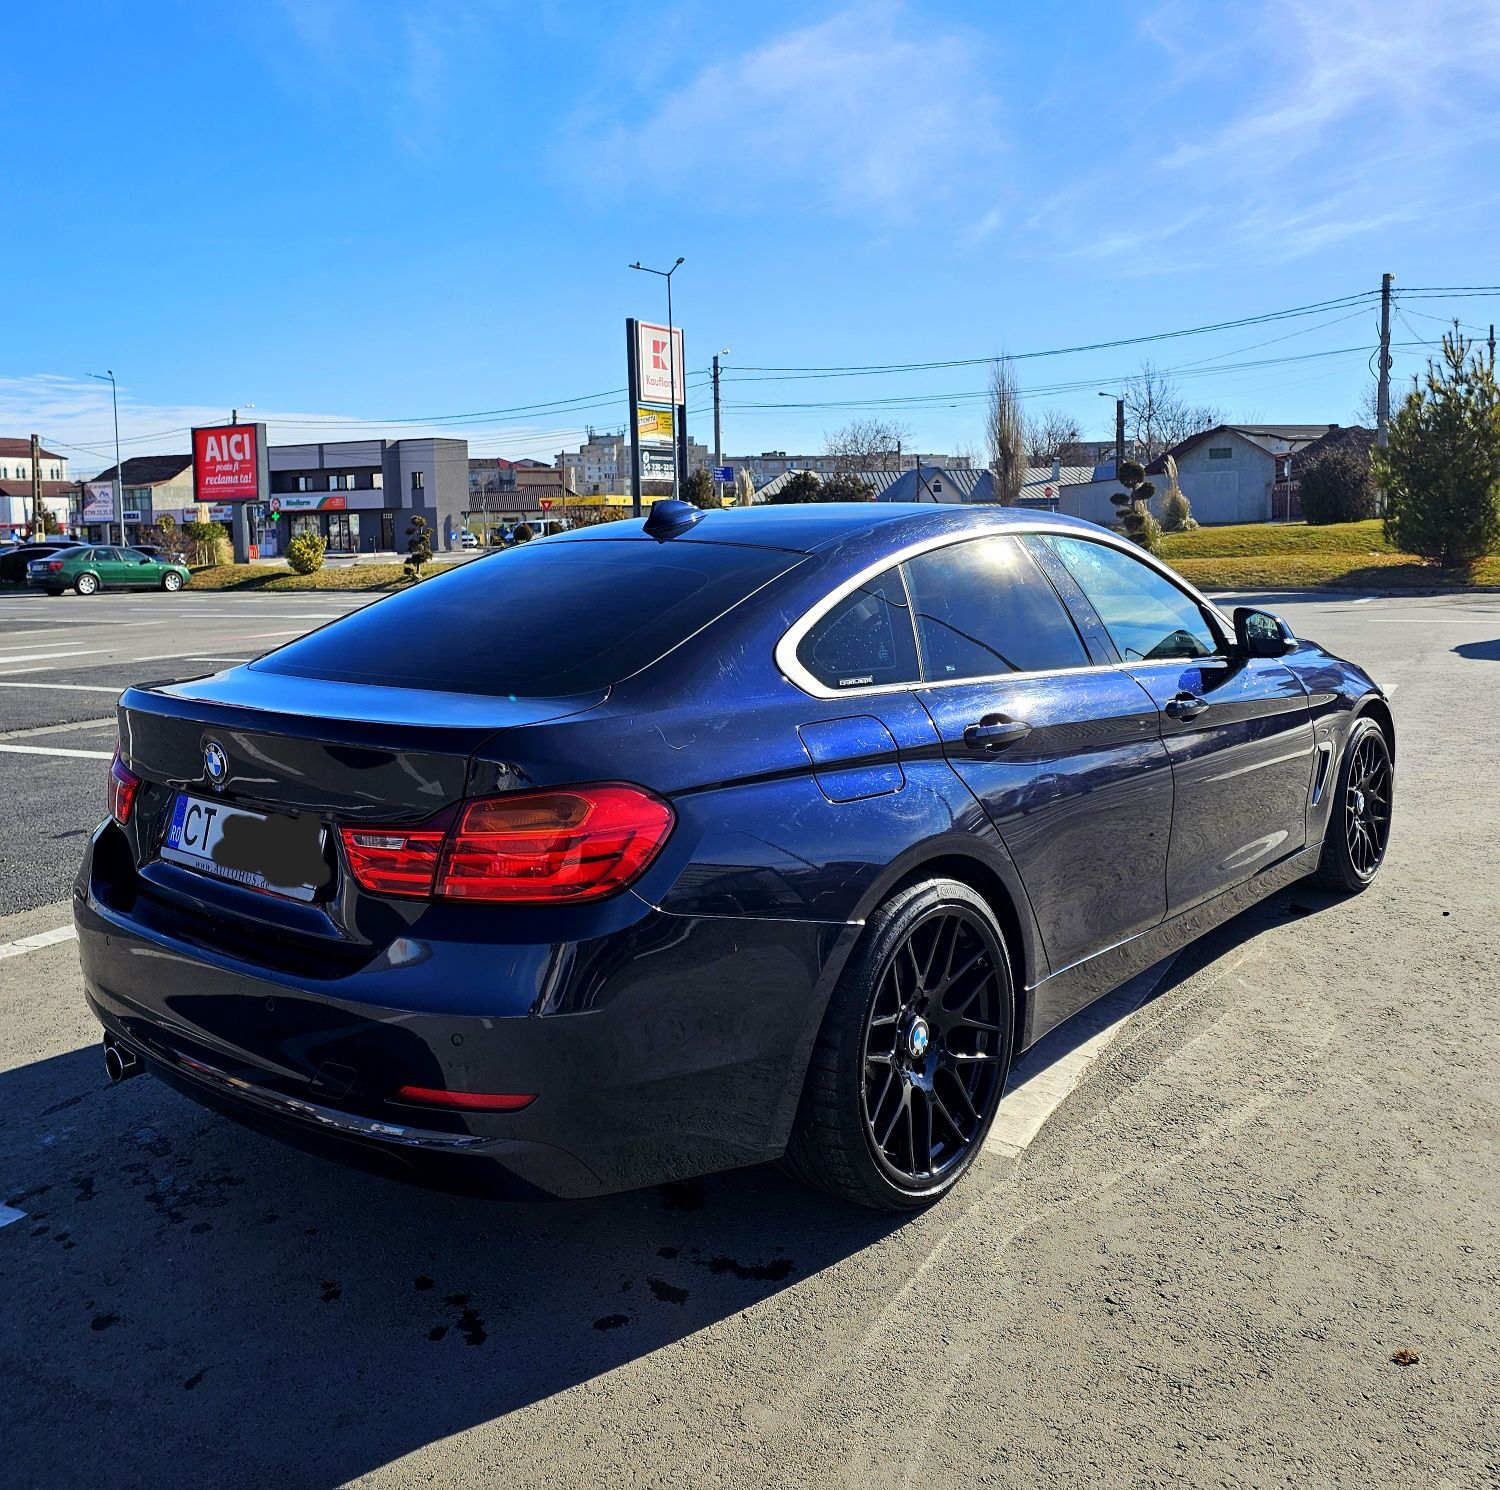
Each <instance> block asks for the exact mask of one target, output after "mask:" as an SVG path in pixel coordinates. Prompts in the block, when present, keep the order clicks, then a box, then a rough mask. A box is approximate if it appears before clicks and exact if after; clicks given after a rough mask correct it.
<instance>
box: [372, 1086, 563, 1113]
mask: <svg viewBox="0 0 1500 1490" xmlns="http://www.w3.org/2000/svg"><path fill="white" fill-rule="evenodd" d="M395 1100H396V1101H397V1102H414V1103H416V1104H418V1105H419V1106H422V1107H450V1108H453V1109H455V1110H456V1111H459V1112H519V1111H520V1110H521V1109H522V1108H523V1107H530V1106H531V1104H532V1103H533V1102H535V1101H536V1093H535V1092H450V1091H447V1090H445V1089H444V1088H442V1087H432V1086H398V1087H397V1088H396V1091H395Z"/></svg>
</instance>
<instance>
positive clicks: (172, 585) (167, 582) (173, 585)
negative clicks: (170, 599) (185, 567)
mask: <svg viewBox="0 0 1500 1490" xmlns="http://www.w3.org/2000/svg"><path fill="white" fill-rule="evenodd" d="M161 587H162V589H164V590H167V591H169V592H170V593H171V594H173V595H175V594H176V593H177V592H178V591H179V590H180V589H181V588H182V576H181V575H180V574H177V573H174V572H173V571H172V570H170V569H169V570H168V571H167V572H166V573H165V574H164V575H162V577H161Z"/></svg>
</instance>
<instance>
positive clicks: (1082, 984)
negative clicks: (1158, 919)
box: [1026, 842, 1323, 1046]
mask: <svg viewBox="0 0 1500 1490" xmlns="http://www.w3.org/2000/svg"><path fill="white" fill-rule="evenodd" d="M1322 851H1323V845H1322V843H1321V842H1320V843H1316V844H1311V845H1309V846H1308V847H1306V848H1303V849H1299V850H1298V851H1297V852H1296V853H1295V854H1292V855H1291V856H1290V857H1289V858H1286V859H1283V860H1282V861H1281V862H1280V863H1279V864H1273V865H1272V866H1271V867H1270V868H1269V869H1263V870H1262V871H1261V872H1260V873H1259V874H1257V875H1255V876H1254V877H1253V878H1251V879H1248V880H1246V881H1245V882H1244V883H1243V884H1240V885H1235V886H1233V887H1232V888H1231V889H1228V890H1225V891H1224V892H1223V893H1222V894H1221V895H1216V896H1215V897H1214V898H1213V899H1212V900H1206V901H1204V902H1203V903H1202V904H1201V905H1195V906H1193V907H1192V908H1191V909H1189V910H1186V911H1183V912H1182V913H1181V914H1180V915H1176V916H1173V917H1171V919H1169V920H1166V921H1163V922H1162V923H1161V925H1159V926H1153V927H1150V928H1149V929H1148V930H1146V931H1142V932H1139V933H1137V934H1136V935H1135V936H1133V937H1131V938H1130V939H1129V940H1128V941H1123V942H1117V943H1116V944H1115V945H1114V946H1113V947H1106V948H1105V949H1104V951H1102V952H1098V953H1095V954H1094V956H1092V957H1090V958H1088V959H1087V960H1085V961H1083V962H1078V963H1074V964H1073V966H1072V967H1066V968H1063V969H1062V970H1061V971H1059V972H1056V973H1053V974H1052V975H1051V976H1050V977H1048V978H1044V979H1043V980H1042V981H1041V982H1040V983H1037V984H1035V985H1033V987H1032V988H1031V989H1030V990H1028V992H1029V993H1030V996H1031V1010H1032V1018H1031V1028H1030V1029H1029V1030H1028V1031H1027V1036H1026V1044H1027V1045H1028V1046H1029V1045H1033V1044H1035V1043H1036V1042H1037V1041H1038V1040H1040V1039H1041V1038H1042V1036H1043V1035H1045V1034H1047V1033H1048V1032H1049V1031H1050V1030H1053V1029H1055V1028H1056V1027H1057V1026H1058V1025H1060V1024H1061V1023H1062V1022H1063V1020H1065V1019H1067V1018H1069V1017H1070V1016H1072V1015H1074V1014H1076V1013H1077V1012H1078V1011H1079V1010H1080V1009H1082V1008H1084V1007H1086V1006H1087V1005H1089V1004H1091V1003H1093V1002H1094V1000H1095V999H1097V998H1102V997H1103V996H1104V995H1105V994H1106V993H1111V992H1113V991H1114V990H1115V989H1116V988H1118V987H1119V986H1120V985H1121V984H1122V983H1127V982H1129V981H1130V979H1131V978H1133V977H1134V976H1135V975H1136V974H1137V973H1139V972H1141V971H1143V970H1144V969H1146V968H1148V967H1150V966H1151V965H1152V964H1153V963H1155V962H1160V961H1161V959H1162V958H1163V957H1168V956H1170V955H1171V954H1172V953H1173V952H1176V951H1178V950H1180V949H1181V948H1183V947H1185V946H1187V944H1188V943H1189V942H1193V941H1196V940H1197V939H1198V938H1199V937H1200V936H1203V935H1204V934H1205V933H1206V932H1209V931H1212V930H1213V929H1214V927H1215V926H1220V925H1222V924H1223V923H1224V922H1225V921H1228V920H1230V919H1231V918H1233V917H1234V916H1237V915H1239V913H1240V912H1241V911H1243V910H1248V909H1249V908H1250V907H1251V906H1252V905H1255V904H1256V903H1257V902H1258V901H1261V900H1264V899H1265V898H1266V896H1267V895H1274V894H1275V893H1276V892H1277V891H1278V890H1282V889H1285V888H1286V886H1288V885H1290V884H1294V883H1296V881H1297V880H1300V879H1304V878H1305V877H1306V876H1307V875H1309V874H1311V873H1312V872H1313V870H1315V869H1316V868H1317V867H1318V858H1319V856H1320V855H1321V853H1322Z"/></svg>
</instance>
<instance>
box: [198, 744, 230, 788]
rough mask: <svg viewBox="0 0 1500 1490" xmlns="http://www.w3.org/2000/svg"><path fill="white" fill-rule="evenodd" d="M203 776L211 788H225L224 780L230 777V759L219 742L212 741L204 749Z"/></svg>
mask: <svg viewBox="0 0 1500 1490" xmlns="http://www.w3.org/2000/svg"><path fill="white" fill-rule="evenodd" d="M203 774H204V775H205V776H206V777H207V778H208V784H209V785H210V786H223V785H224V778H225V777H226V776H228V775H229V757H228V756H227V755H225V754H224V747H223V746H222V745H221V744H219V742H218V741H217V740H210V741H209V742H208V743H207V744H206V745H205V746H204V747H203Z"/></svg>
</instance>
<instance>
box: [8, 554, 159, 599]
mask: <svg viewBox="0 0 1500 1490" xmlns="http://www.w3.org/2000/svg"><path fill="white" fill-rule="evenodd" d="M188 579H189V574H188V569H187V566H186V565H185V564H173V563H170V562H168V561H167V560H166V559H154V558H152V557H151V555H150V554H143V553H142V552H141V551H140V549H138V548H67V549H59V550H58V551H57V552H56V553H52V554H48V555H46V556H45V557H44V558H40V559H33V560H32V561H31V562H30V563H29V564H28V565H27V566H26V583H27V584H28V585H34V586H35V587H36V588H37V589H39V590H45V591H46V592H47V593H48V594H49V595H61V594H62V592H63V591H64V590H69V589H72V590H77V591H78V593H79V594H80V595H92V594H94V593H95V592H96V591H98V590H169V591H173V592H176V591H177V590H180V589H181V588H182V587H183V586H184V585H185V584H186V583H187V582H188Z"/></svg>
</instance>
